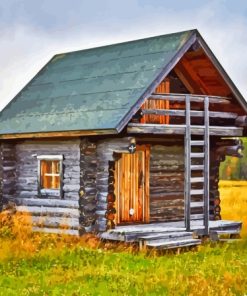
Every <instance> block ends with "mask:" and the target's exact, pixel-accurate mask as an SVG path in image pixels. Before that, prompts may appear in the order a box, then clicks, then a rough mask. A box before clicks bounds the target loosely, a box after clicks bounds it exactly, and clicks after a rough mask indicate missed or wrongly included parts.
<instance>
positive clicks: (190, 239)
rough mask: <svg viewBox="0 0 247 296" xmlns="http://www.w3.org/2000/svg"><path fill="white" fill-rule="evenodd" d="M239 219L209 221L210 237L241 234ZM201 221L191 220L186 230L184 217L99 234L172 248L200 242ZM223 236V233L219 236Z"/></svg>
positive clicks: (114, 239) (120, 227)
mask: <svg viewBox="0 0 247 296" xmlns="http://www.w3.org/2000/svg"><path fill="white" fill-rule="evenodd" d="M241 228H242V222H239V221H229V220H219V221H209V237H210V239H211V240H212V241H230V240H234V239H235V238H238V237H239V236H240V232H241ZM203 231H204V225H203V221H200V220H194V221H191V230H190V231H186V227H185V223H184V221H177V222H162V223H150V224H137V225H126V226H117V227H116V228H115V229H112V230H108V231H106V232H103V233H101V234H100V238H101V239H102V240H112V241H121V242H129V243H139V246H140V248H142V247H143V246H145V247H150V248H158V249H172V248H181V247H190V246H196V245H200V244H201V243H202V240H203V235H202V234H203ZM222 236H223V237H222Z"/></svg>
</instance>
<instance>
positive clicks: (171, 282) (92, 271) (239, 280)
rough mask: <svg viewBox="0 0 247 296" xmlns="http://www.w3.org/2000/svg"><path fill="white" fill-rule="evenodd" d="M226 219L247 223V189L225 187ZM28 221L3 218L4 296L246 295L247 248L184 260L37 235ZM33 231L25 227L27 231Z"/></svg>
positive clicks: (185, 255)
mask: <svg viewBox="0 0 247 296" xmlns="http://www.w3.org/2000/svg"><path fill="white" fill-rule="evenodd" d="M220 187H221V189H220V190H221V196H222V202H221V207H222V215H223V219H233V220H242V221H244V229H243V234H242V235H243V236H246V235H247V232H246V228H247V194H246V193H247V182H242V181H241V182H232V181H221V183H220ZM23 219H29V217H23V216H18V215H15V216H14V217H10V216H8V215H5V214H2V215H1V217H0V223H1V225H2V227H1V228H0V295H20V296H21V295H59V296H62V295H74V296H75V295H186V296H187V295H212V296H213V295H214V296H217V295H222V296H223V295H225V296H228V295H241V296H244V295H246V294H247V277H246V274H247V240H246V239H243V241H241V242H234V243H231V244H222V243H218V244H216V243H214V244H213V243H211V244H206V245H204V246H200V247H198V248H196V249H192V250H190V251H186V252H182V253H181V254H177V253H175V252H168V253H165V254H163V255H162V256H161V255H158V254H156V253H155V252H149V253H147V252H141V253H140V252H137V250H136V248H135V247H130V246H128V245H124V244H119V245H115V244H102V243H101V242H100V241H99V240H98V239H97V238H96V237H93V236H89V235H87V236H84V237H82V238H80V239H79V238H75V237H68V236H56V235H45V234H38V233H32V232H31V228H30V226H29V225H28V223H26V222H27V221H23ZM24 225H26V226H24Z"/></svg>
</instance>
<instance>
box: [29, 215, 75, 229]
mask: <svg viewBox="0 0 247 296" xmlns="http://www.w3.org/2000/svg"><path fill="white" fill-rule="evenodd" d="M32 222H33V225H34V226H40V225H42V226H44V227H48V228H49V227H51V228H61V229H62V228H68V227H69V228H73V229H79V226H80V224H79V219H78V218H66V217H48V216H32Z"/></svg>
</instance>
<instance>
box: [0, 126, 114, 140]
mask: <svg viewBox="0 0 247 296" xmlns="http://www.w3.org/2000/svg"><path fill="white" fill-rule="evenodd" d="M116 134H118V131H117V130H116V129H104V130H103V129H102V130H84V131H83V130H81V131H58V132H43V133H42V132H39V133H23V134H4V135H0V140H10V139H37V138H67V137H74V138H75V137H82V136H100V135H116Z"/></svg>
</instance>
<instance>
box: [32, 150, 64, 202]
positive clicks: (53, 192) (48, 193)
mask: <svg viewBox="0 0 247 296" xmlns="http://www.w3.org/2000/svg"><path fill="white" fill-rule="evenodd" d="M37 160H38V196H39V197H50V198H51V197H59V198H63V155H37ZM42 160H44V161H52V160H58V161H59V167H60V171H59V178H60V188H59V189H44V188H41V177H42V176H41V161H42Z"/></svg>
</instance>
